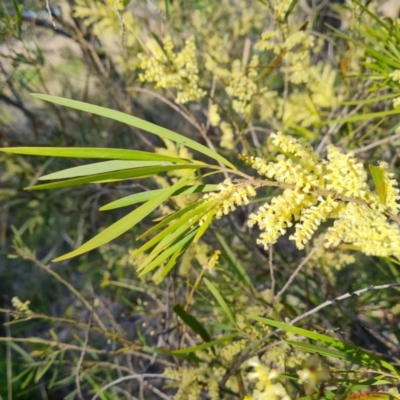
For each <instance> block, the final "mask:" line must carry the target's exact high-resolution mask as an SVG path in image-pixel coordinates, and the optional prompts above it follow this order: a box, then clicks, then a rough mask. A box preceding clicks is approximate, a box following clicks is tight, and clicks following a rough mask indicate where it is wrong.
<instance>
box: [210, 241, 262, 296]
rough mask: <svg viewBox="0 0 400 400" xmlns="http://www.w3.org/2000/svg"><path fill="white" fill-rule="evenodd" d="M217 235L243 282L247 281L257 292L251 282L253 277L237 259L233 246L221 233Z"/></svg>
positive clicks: (229, 260)
mask: <svg viewBox="0 0 400 400" xmlns="http://www.w3.org/2000/svg"><path fill="white" fill-rule="evenodd" d="M216 236H217V239H218V241H219V243H220V244H221V246H222V248H223V250H224V253H223V256H225V257H226V258H227V259H228V262H229V264H230V265H231V266H232V268H233V269H234V270H235V271H236V272H237V274H238V275H239V276H240V277H241V278H242V281H243V283H245V284H246V285H247V286H248V287H249V288H251V289H252V290H253V291H254V292H256V290H255V289H254V286H253V284H252V282H251V279H250V277H249V275H248V274H247V272H246V269H245V268H244V266H243V265H242V264H241V263H240V261H239V260H238V259H237V257H236V256H235V254H234V253H233V251H232V249H231V247H230V246H229V245H228V243H226V241H225V239H224V238H223V237H222V236H221V235H220V234H219V233H217V234H216Z"/></svg>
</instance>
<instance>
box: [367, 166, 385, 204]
mask: <svg viewBox="0 0 400 400" xmlns="http://www.w3.org/2000/svg"><path fill="white" fill-rule="evenodd" d="M368 168H369V171H370V172H371V175H372V179H373V180H374V183H375V187H376V192H377V193H378V196H379V200H380V202H381V203H382V204H383V205H384V206H385V205H386V199H387V188H386V185H385V180H384V175H383V174H384V172H383V169H382V168H381V167H376V166H375V165H371V164H369V165H368Z"/></svg>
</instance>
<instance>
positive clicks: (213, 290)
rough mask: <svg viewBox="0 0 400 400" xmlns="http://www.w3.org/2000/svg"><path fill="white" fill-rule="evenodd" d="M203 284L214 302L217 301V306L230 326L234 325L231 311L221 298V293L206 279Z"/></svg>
mask: <svg viewBox="0 0 400 400" xmlns="http://www.w3.org/2000/svg"><path fill="white" fill-rule="evenodd" d="M204 283H205V284H206V285H207V288H208V290H209V291H210V292H211V293H212V295H213V296H214V297H215V300H217V302H218V304H219V306H220V307H221V309H222V311H223V312H224V313H225V315H226V316H227V318H228V319H229V321H230V322H231V323H232V325H235V324H236V322H235V318H234V316H233V314H232V312H231V310H230V309H229V307H228V304H226V301H225V299H224V298H223V297H222V295H221V293H220V292H219V291H218V289H217V288H216V287H215V286H214V284H213V283H211V282H210V281H209V280H208V279H207V278H204Z"/></svg>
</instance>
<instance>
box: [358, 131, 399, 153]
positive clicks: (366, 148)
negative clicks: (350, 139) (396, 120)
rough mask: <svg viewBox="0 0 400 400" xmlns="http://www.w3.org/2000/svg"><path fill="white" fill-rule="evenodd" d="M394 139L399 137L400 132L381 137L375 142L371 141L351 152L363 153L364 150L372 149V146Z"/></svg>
mask: <svg viewBox="0 0 400 400" xmlns="http://www.w3.org/2000/svg"><path fill="white" fill-rule="evenodd" d="M396 139H400V133H397V134H396V135H393V136H390V137H387V138H384V139H381V140H377V141H376V142H373V143H371V144H369V145H367V146H363V147H359V148H358V149H356V150H352V153H353V154H358V153H363V152H364V151H368V150H371V149H373V148H374V147H378V146H381V145H382V144H385V143H388V142H391V141H392V140H396Z"/></svg>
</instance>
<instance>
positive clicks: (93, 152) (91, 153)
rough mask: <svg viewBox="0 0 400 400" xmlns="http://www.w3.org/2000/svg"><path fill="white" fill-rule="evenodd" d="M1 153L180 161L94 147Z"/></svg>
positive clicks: (10, 149) (19, 149)
mask: <svg viewBox="0 0 400 400" xmlns="http://www.w3.org/2000/svg"><path fill="white" fill-rule="evenodd" d="M0 151H2V152H3V153H12V154H23V155H27V156H47V157H68V158H98V159H107V160H136V161H161V162H162V161H168V162H177V163H181V162H182V159H181V158H177V157H170V156H164V155H162V154H157V153H148V152H146V151H138V150H125V149H107V148H100V147H99V148H95V147H5V148H0Z"/></svg>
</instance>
